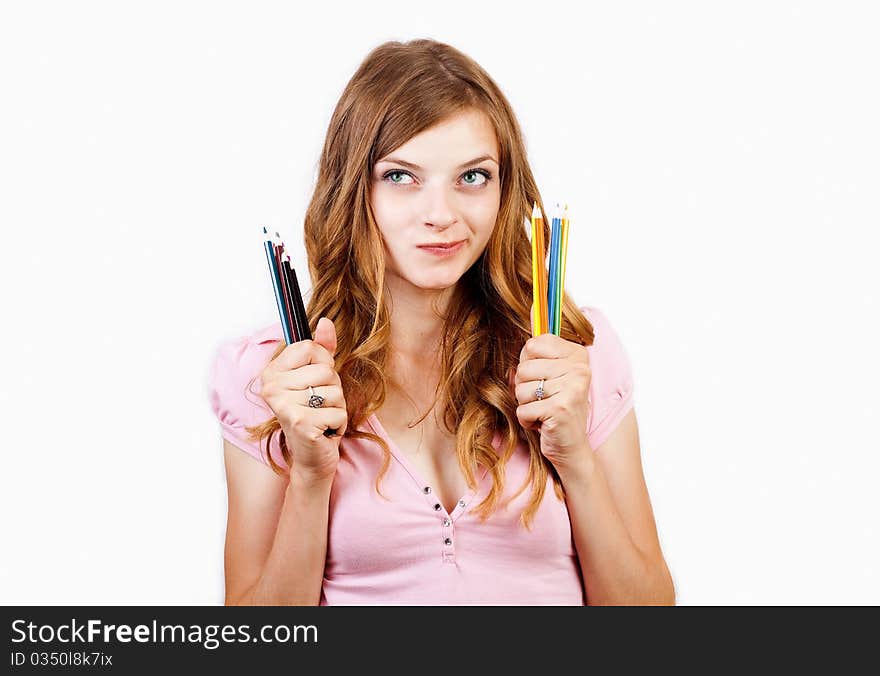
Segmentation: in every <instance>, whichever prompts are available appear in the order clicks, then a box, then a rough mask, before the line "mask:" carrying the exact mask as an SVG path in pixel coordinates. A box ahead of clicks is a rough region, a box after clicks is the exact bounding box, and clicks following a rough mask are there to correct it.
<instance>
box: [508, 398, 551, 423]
mask: <svg viewBox="0 0 880 676" xmlns="http://www.w3.org/2000/svg"><path fill="white" fill-rule="evenodd" d="M550 406H552V404H548V403H547V402H546V401H532V402H529V403H526V404H520V405H519V406H517V408H516V419H517V420H518V421H519V424H520V425H522V426H523V427H524V428H525V429H527V430H535V429H538V428H539V427H540V426H541V423H542V422H544V420H545V419H546V418H547V416H549V415H550V408H549V407H550Z"/></svg>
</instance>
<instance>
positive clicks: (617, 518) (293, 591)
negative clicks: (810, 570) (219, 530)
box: [211, 40, 675, 605]
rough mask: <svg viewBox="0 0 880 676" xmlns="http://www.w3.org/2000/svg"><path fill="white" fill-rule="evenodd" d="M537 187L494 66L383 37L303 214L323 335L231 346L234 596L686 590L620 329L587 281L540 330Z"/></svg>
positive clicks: (666, 594)
mask: <svg viewBox="0 0 880 676" xmlns="http://www.w3.org/2000/svg"><path fill="white" fill-rule="evenodd" d="M534 202H537V203H538V204H539V205H542V202H541V197H540V195H539V193H538V188H537V186H536V184H535V180H534V178H533V175H532V172H531V169H530V168H529V164H528V161H527V158H526V152H525V149H524V144H523V138H522V134H521V132H520V129H519V126H518V124H517V121H516V118H515V116H514V114H513V112H512V110H511V107H510V105H509V103H508V102H507V100H506V98H505V97H504V95H503V94H502V92H501V90H500V89H499V88H498V86H497V85H496V84H495V83H494V82H493V81H492V79H491V78H490V77H489V76H488V75H487V74H486V73H485V71H484V70H483V69H482V68H481V67H480V66H479V65H478V64H476V63H475V62H474V61H473V60H471V59H470V58H468V57H467V56H465V55H464V54H462V53H461V52H459V51H457V50H455V49H453V48H452V47H450V46H448V45H445V44H442V43H438V42H434V41H431V40H415V41H411V42H408V43H399V42H390V43H386V44H383V45H381V46H379V47H378V48H376V49H375V50H373V51H372V52H371V53H370V54H369V55H368V56H367V58H366V59H365V60H364V62H363V63H362V64H361V66H360V67H359V69H358V70H357V72H356V73H355V75H354V76H353V78H352V79H351V81H350V82H349V83H348V85H347V87H346V89H345V91H344V92H343V94H342V97H341V99H340V101H339V102H338V105H337V106H336V109H335V111H334V114H333V117H332V119H331V121H330V126H329V129H328V132H327V137H326V141H325V144H324V148H323V152H322V155H321V161H320V168H319V175H318V180H317V185H316V187H315V191H314V195H313V197H312V200H311V203H310V204H309V207H308V210H307V212H306V216H305V224H304V233H305V244H306V250H307V254H308V262H309V272H310V276H311V280H312V294H311V296H310V298H309V301H308V307H307V312H308V315H309V323H310V326H311V327H312V330H313V336H314V339H313V340H306V341H301V342H298V343H293V344H291V345H288V346H286V345H285V344H284V340H283V338H282V333H281V328H280V323H275V324H272V325H270V326H268V327H266V328H264V329H262V330H259V331H256V332H255V333H253V334H252V335H249V336H245V337H243V338H240V339H238V340H233V341H229V342H226V343H224V344H223V345H221V347H220V349H219V351H218V354H217V356H216V360H215V362H214V368H213V371H212V376H211V378H212V380H211V401H212V406H213V409H214V411H215V413H216V414H217V416H218V418H219V420H220V425H221V431H222V436H223V439H224V448H225V462H226V473H227V484H228V491H229V502H228V524H227V532H226V554H225V572H226V603H227V604H275V605H282V604H305V605H316V604H320V605H326V604H375V605H388V604H411V605H422V604H425V605H427V604H430V605H437V604H483V605H502V604H517V605H526V604H547V605H549V604H554V605H563V604H565V605H567V604H575V605H581V604H672V603H674V601H675V594H674V590H673V583H672V579H671V576H670V573H669V571H668V568H667V566H666V563H665V561H664V557H663V554H662V552H661V548H660V544H659V540H658V536H657V531H656V526H655V523H654V517H653V513H652V509H651V504H650V499H649V496H648V492H647V489H646V486H645V481H644V478H643V473H642V467H641V460H640V449H639V437H638V429H637V424H636V418H635V412H634V409H633V398H632V397H633V378H632V371H631V368H630V363H629V360H628V358H627V355H626V352H625V350H624V348H623V346H622V345H621V343H620V341H619V339H618V336H617V334H616V333H615V331H614V329H613V328H612V327H611V325H610V324H609V322H608V320H607V318H606V317H605V316H604V315H603V314H602V313H601V312H600V311H599V310H598V309H597V308H595V307H592V306H589V305H583V306H578V305H577V304H576V303H574V302H573V301H572V300H571V299H570V298H569V297H567V296H566V297H565V299H564V306H563V311H562V329H561V335H560V336H556V335H552V334H542V335H540V336H536V337H531V319H530V310H531V305H532V268H531V244H530V242H529V239H528V235H527V232H526V229H525V227H524V226H523V222H524V217H526V216H528V215H530V214H531V210H532V205H533V203H534ZM542 208H543V207H542ZM545 223H546V220H545ZM545 241H549V232H547V233H546V236H545ZM589 253H590V252H583V251H573V252H571V254H570V256H571V257H573V258H574V260H575V261H577V262H579V263H583V264H588V263H587V261H584V256H586V255H588V254H589ZM328 428H330V429H336V430H337V434H336V435H335V436H331V437H328V436H325V434H324V431H325V430H327V429H328ZM255 460H257V461H258V462H255Z"/></svg>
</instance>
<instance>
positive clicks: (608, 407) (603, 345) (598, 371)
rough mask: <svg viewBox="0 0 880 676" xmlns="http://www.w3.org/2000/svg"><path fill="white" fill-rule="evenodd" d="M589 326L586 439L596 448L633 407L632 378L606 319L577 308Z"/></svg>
mask: <svg viewBox="0 0 880 676" xmlns="http://www.w3.org/2000/svg"><path fill="white" fill-rule="evenodd" d="M580 309H581V312H583V313H584V316H585V317H586V318H587V319H588V320H589V322H590V324H592V325H593V333H594V337H593V344H592V345H589V346H587V352H588V354H589V355H590V370H591V372H592V376H591V382H590V402H591V406H590V416H589V424H588V432H587V438H588V439H589V442H590V446H591V447H592V448H593V449H597V448H599V446H601V445H602V444H603V443H604V442H605V440H606V439H608V437H610V436H611V433H612V432H613V431H614V430H615V428H616V427H617V426H618V425H619V424H620V421H621V420H623V418H624V416H625V415H626V414H627V413H629V411H630V409H631V408H633V405H634V400H633V388H634V379H633V371H632V364H631V362H630V358H629V355H628V353H627V351H626V349H625V348H624V346H623V343H622V342H621V341H620V337H619V336H618V335H617V332H616V331H615V330H614V327H612V326H611V324H610V322H609V321H608V318H607V317H606V316H605V315H604V314H603V313H602V312H601V311H600V310H599V309H598V308H595V307H592V306H589V305H585V306H583V307H581V308H580Z"/></svg>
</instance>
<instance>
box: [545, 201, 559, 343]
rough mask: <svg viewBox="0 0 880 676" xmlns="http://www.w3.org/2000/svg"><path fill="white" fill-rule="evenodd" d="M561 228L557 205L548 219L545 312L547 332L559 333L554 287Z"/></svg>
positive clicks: (557, 277)
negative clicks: (547, 319) (547, 275)
mask: <svg viewBox="0 0 880 676" xmlns="http://www.w3.org/2000/svg"><path fill="white" fill-rule="evenodd" d="M561 228H562V221H561V219H560V218H559V205H558V204H557V205H556V209H554V211H553V218H552V219H551V221H550V282H549V284H548V285H547V286H548V289H547V310H548V312H547V314H548V317H549V319H550V325H549V327H548V329H547V330H548V332H549V333H553V334H556V335H557V336H558V335H559V325H558V322H557V321H556V298H557V294H556V289H557V287H558V286H559V245H560V238H559V233H560V230H561Z"/></svg>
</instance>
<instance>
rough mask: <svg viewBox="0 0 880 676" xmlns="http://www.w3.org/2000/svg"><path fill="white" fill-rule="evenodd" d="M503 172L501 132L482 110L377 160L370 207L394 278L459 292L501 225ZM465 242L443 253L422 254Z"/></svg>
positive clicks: (462, 115)
mask: <svg viewBox="0 0 880 676" xmlns="http://www.w3.org/2000/svg"><path fill="white" fill-rule="evenodd" d="M498 170H499V165H498V142H497V140H496V138H495V132H494V130H493V128H492V125H491V123H490V122H489V119H488V118H487V117H486V116H485V115H484V114H483V113H481V112H478V111H467V112H462V113H460V114H457V115H455V116H453V117H450V118H447V119H446V120H444V121H443V122H441V123H439V124H437V125H435V126H434V127H431V128H430V129H427V130H425V131H423V132H422V133H420V134H418V135H417V136H414V137H413V138H411V139H410V140H409V141H407V142H406V143H404V144H403V145H402V146H400V147H399V148H397V149H396V150H394V151H393V152H391V153H390V154H389V155H388V156H387V157H383V158H381V159H380V160H379V161H378V162H376V164H375V165H374V166H373V186H372V191H371V198H370V203H371V205H372V209H373V215H374V217H375V219H376V222H377V224H378V226H379V230H380V231H381V233H382V238H383V239H384V242H385V251H386V256H387V268H386V274H387V275H388V276H390V277H398V278H399V279H400V281H402V282H403V283H408V284H410V285H412V286H415V287H418V288H421V289H445V288H448V287H450V286H454V285H455V283H456V282H458V280H459V279H460V278H461V276H462V275H463V274H464V273H465V272H466V271H467V269H468V268H469V267H470V266H471V265H473V264H474V262H476V260H477V259H478V258H479V257H480V254H482V252H483V249H484V248H485V246H486V243H487V242H488V241H489V236H490V235H491V234H492V229H493V228H494V227H495V219H496V217H497V215H498V208H499V205H500V202H501V187H500V184H499V180H498ZM459 241H463V243H462V244H461V246H459V247H457V248H455V249H453V250H450V251H449V252H447V253H445V254H442V255H441V254H438V253H437V252H436V250H434V251H432V250H430V249H425V248H420V245H425V244H432V243H433V244H437V243H442V244H445V243H450V242H459ZM393 281H395V280H391V279H389V282H393Z"/></svg>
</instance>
